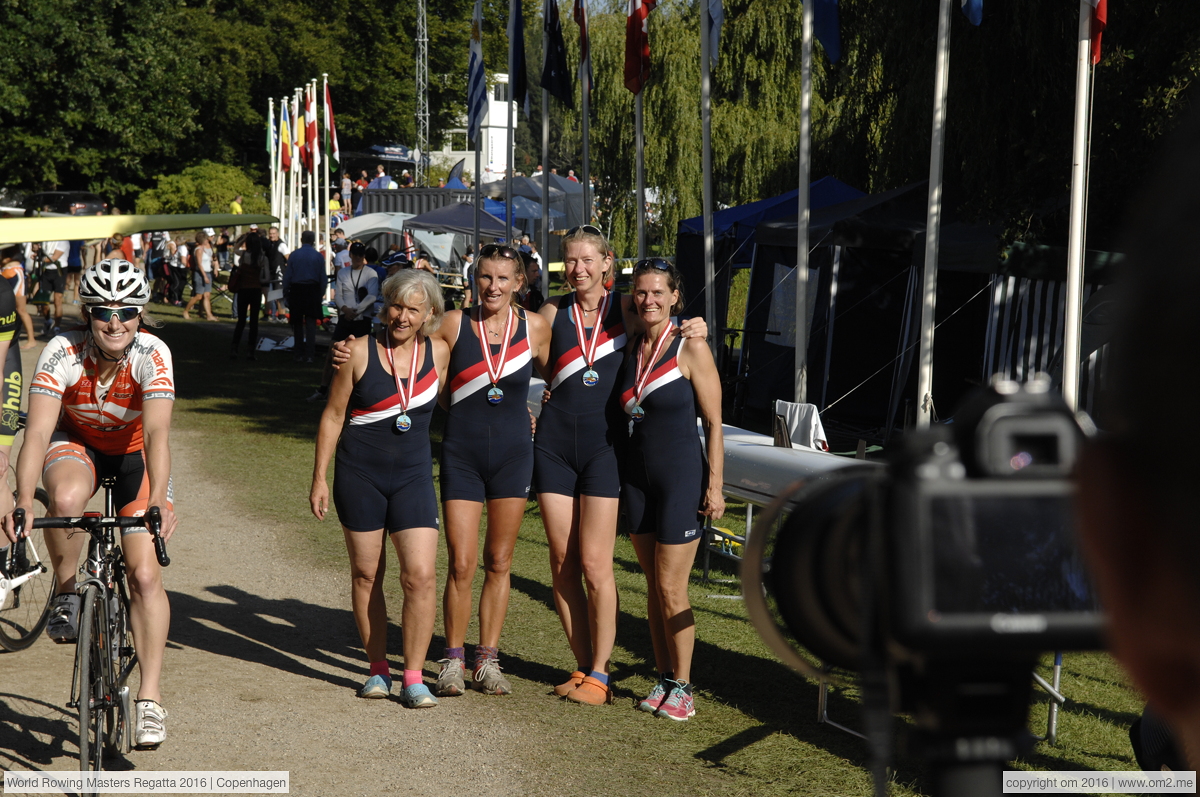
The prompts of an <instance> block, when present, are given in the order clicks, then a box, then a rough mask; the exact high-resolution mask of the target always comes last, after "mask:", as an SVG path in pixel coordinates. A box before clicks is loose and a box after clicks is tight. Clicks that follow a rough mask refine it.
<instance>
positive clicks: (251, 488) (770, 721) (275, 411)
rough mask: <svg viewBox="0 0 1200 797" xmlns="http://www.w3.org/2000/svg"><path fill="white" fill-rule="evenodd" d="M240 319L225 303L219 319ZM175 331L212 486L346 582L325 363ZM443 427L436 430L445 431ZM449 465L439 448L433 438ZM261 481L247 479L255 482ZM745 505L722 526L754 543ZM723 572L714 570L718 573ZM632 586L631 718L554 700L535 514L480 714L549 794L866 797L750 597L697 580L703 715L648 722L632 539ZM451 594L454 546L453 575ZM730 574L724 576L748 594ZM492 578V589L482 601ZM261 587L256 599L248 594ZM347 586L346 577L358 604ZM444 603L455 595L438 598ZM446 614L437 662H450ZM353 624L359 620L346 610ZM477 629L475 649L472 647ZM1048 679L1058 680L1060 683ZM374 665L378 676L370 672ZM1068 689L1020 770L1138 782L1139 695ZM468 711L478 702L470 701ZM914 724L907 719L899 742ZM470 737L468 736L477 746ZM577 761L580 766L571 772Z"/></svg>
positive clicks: (621, 688)
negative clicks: (250, 357) (327, 489)
mask: <svg viewBox="0 0 1200 797" xmlns="http://www.w3.org/2000/svg"><path fill="white" fill-rule="evenodd" d="M225 308H226V305H225V303H223V302H221V303H218V311H219V312H225V311H226V310H225ZM151 309H152V311H154V312H155V313H156V315H157V316H158V317H159V318H162V319H163V320H164V321H166V326H165V327H164V328H163V329H162V330H160V332H159V334H161V336H162V337H163V338H164V339H165V340H166V341H167V342H168V344H169V345H170V347H171V351H172V352H173V354H174V356H175V368H176V378H177V382H178V393H179V400H178V401H177V404H176V408H177V409H176V421H175V423H176V426H177V427H178V428H181V429H187V430H191V431H196V432H201V433H202V434H204V435H205V436H206V437H207V439H208V440H209V441H210V442H209V445H207V446H206V451H205V459H204V462H203V468H204V469H205V470H206V472H207V473H208V475H209V476H210V477H211V478H213V479H214V480H217V481H220V482H223V483H226V484H229V485H231V486H232V485H236V490H235V491H231V492H232V493H233V494H235V495H237V496H238V499H237V500H238V502H239V503H238V505H237V506H225V507H223V511H238V512H242V513H245V514H246V515H247V516H248V517H249V518H251V519H253V518H260V519H261V520H262V522H265V523H271V524H272V525H283V526H285V527H288V528H291V529H294V531H295V533H294V534H293V535H290V536H288V537H285V539H288V540H291V541H292V542H291V543H284V544H286V545H289V546H290V550H287V551H281V552H280V554H281V555H286V556H292V557H295V559H296V561H297V562H301V563H306V564H310V565H313V566H317V567H322V568H330V569H331V570H333V571H336V572H339V573H344V572H345V571H346V565H345V558H346V557H345V548H344V543H343V541H342V535H341V531H340V528H339V526H338V525H337V522H336V519H330V520H327V521H326V522H324V523H319V522H317V521H316V520H315V519H314V518H313V517H312V516H311V514H310V513H309V510H308V500H307V497H308V487H309V483H310V479H311V473H312V471H311V468H312V456H313V440H314V435H315V431H316V425H317V420H318V418H319V415H320V413H321V406H320V405H318V404H310V403H307V402H306V401H305V400H304V399H305V398H306V397H307V396H308V395H309V394H310V393H311V392H312V390H313V387H314V385H315V384H316V382H317V380H318V379H319V367H318V366H317V365H298V364H294V363H293V362H292V358H291V355H290V353H269V352H268V353H260V354H259V356H258V360H257V362H253V363H251V362H247V361H245V359H239V360H236V361H230V360H229V359H228V351H229V336H230V331H231V330H230V327H229V325H228V324H221V325H217V324H211V323H205V322H203V321H193V322H190V323H189V322H183V321H182V320H181V319H180V317H179V311H178V310H177V309H175V308H162V307H160V306H157V305H155V306H152V308H151ZM259 330H260V333H262V334H275V335H276V336H278V337H286V335H287V334H288V331H287V328H286V327H283V326H279V325H267V324H264V325H260V327H259ZM440 417H441V415H440V413H439V415H438V416H436V417H435V432H436V431H437V429H438V428H439V427H440ZM434 453H435V459H436V456H437V454H438V446H437V443H436V441H435V449H434ZM248 473H249V474H252V476H253V477H252V478H247V474H248ZM740 514H741V510H740V509H737V508H735V509H734V510H733V511H732V512H731V515H732V517H730V518H729V519H728V522H726V523H723V524H722V525H726V526H730V527H731V528H734V529H735V530H737V529H740V527H739V523H738V516H740ZM715 561H718V560H717V559H716V558H714V562H715ZM615 563H616V575H617V583H618V587H619V590H620V596H621V618H620V625H619V631H618V646H617V649H616V651H615V652H614V656H613V659H614V662H613V663H614V672H613V676H614V683H615V685H616V689H617V694H618V697H619V699H618V701H617V704H616V705H615V706H611V707H602V708H592V707H585V706H575V705H571V704H567V703H565V702H563V701H559V700H557V699H556V698H554V697H552V696H550V695H548V694H547V693H548V690H549V688H550V686H551V685H553V684H555V683H559V682H560V681H561V680H563V679H564V678H565V675H566V673H568V672H569V671H570V670H571V669H573V667H574V661H573V659H572V657H571V655H570V652H569V649H568V647H567V644H566V640H565V638H564V636H563V633H562V629H561V626H560V625H559V622H558V618H557V616H556V615H555V613H554V609H553V603H552V600H551V591H550V574H549V567H548V564H547V549H546V543H545V537H544V535H543V532H542V528H541V522H540V519H539V516H538V511H537V507H536V504H534V503H532V502H531V503H530V504H529V508H528V509H527V511H526V514H525V521H524V523H523V525H522V528H521V533H520V537H519V539H518V542H517V547H516V552H515V557H514V561H513V569H512V572H513V576H512V587H513V591H512V599H511V606H510V609H509V614H508V620H507V623H506V625H505V629H504V635H503V638H502V641H501V648H502V651H501V655H502V658H503V660H504V664H505V669H506V671H507V672H508V674H509V675H510V676H511V677H512V680H513V683H514V692H515V693H514V695H513V696H512V697H511V698H507V699H504V700H496V701H490V702H488V703H487V708H484V709H481V711H482V712H483V713H484V714H486V716H487V717H488V718H489V720H488V721H494V720H496V719H499V720H500V721H508V722H512V723H514V724H519V725H520V726H522V727H524V728H526V729H528V733H529V734H530V735H534V736H535V738H539V739H540V742H541V743H540V744H539V745H538V746H536V747H531V748H529V749H524V750H522V751H521V754H522V755H523V756H526V757H527V758H528V771H529V772H530V773H532V774H531V776H530V777H532V778H533V779H534V780H535V781H540V786H541V788H540V791H543V792H544V793H546V794H599V793H602V794H612V795H626V794H628V795H634V794H656V795H676V794H678V795H709V794H712V795H721V797H734V795H783V794H803V795H868V794H870V793H871V783H870V776H869V775H868V773H867V766H868V763H869V762H868V758H867V753H866V749H865V746H864V745H863V744H862V743H861V742H860V741H859V740H857V739H855V738H854V737H851V736H849V735H847V734H844V733H841V732H839V731H837V730H834V729H832V728H829V727H828V726H824V725H818V724H817V723H816V722H815V716H816V698H817V688H816V686H815V685H813V684H811V683H808V682H806V681H804V680H803V679H801V678H800V677H798V676H796V675H794V674H793V673H792V672H791V671H789V670H788V669H786V668H785V667H784V666H783V665H782V664H780V663H778V662H777V661H776V660H775V659H774V657H773V656H772V655H771V654H770V653H769V652H768V651H767V649H766V647H765V645H764V644H763V643H762V642H761V641H760V640H759V638H758V636H757V634H756V633H755V632H754V630H753V628H752V627H751V626H750V624H749V623H748V622H747V620H746V615H745V610H744V607H743V606H742V603H741V601H740V600H739V599H736V598H735V597H731V596H736V595H737V594H738V586H737V584H736V583H732V584H726V583H716V582H710V583H708V584H704V583H701V579H700V573H699V571H696V573H695V578H694V579H693V582H692V588H691V599H692V603H693V606H694V607H695V612H696V627H697V644H696V655H695V662H696V663H695V666H694V679H695V682H696V684H697V687H698V690H699V691H698V701H697V715H696V717H695V719H694V720H693V721H691V722H687V723H672V722H668V721H666V720H657V719H654V718H652V717H649V716H648V715H646V714H643V713H640V712H638V711H635V710H634V709H633V702H632V700H631V698H633V697H634V696H638V697H640V696H641V695H643V694H644V693H645V692H647V691H648V690H649V688H650V687H651V685H652V680H651V678H652V675H653V672H652V671H653V666H652V664H653V662H652V657H651V654H650V639H649V635H648V633H647V630H646V624H645V608H646V607H645V581H644V580H643V578H642V575H641V572H640V570H639V568H638V566H637V559H636V557H635V556H634V552H633V548H632V546H631V545H630V544H629V542H628V540H627V539H624V538H622V539H618V543H617V548H616V554H615ZM395 573H396V570H395V568H394V567H393V568H391V570H390V575H389V576H388V580H387V590H388V600H389V607H390V611H391V616H392V618H393V623H395V624H396V625H397V627H396V628H393V632H392V633H391V634H390V635H389V638H390V647H391V651H390V654H391V656H390V657H391V659H392V661H393V664H398V663H399V662H400V660H401V657H400V631H399V628H398V623H399V611H400V603H401V601H400V587H399V582H398V578H397V577H396V575H395ZM439 573H440V578H439V582H440V583H444V574H445V546H444V545H443V546H442V550H441V555H440V561H439ZM734 578H735V574H733V573H732V572H730V571H728V569H725V570H724V571H723V572H722V571H718V572H715V573H714V579H734ZM481 582H482V570H481V571H480V574H479V577H478V579H477V583H476V595H478V587H479V583H481ZM242 586H243V588H245V587H246V586H247V585H242ZM348 588H349V584H348V579H347V592H348ZM439 594H440V588H439ZM440 619H441V618H440V613H439V620H438V628H437V629H436V630H435V639H434V642H433V646H432V648H431V656H432V657H434V658H436V657H437V656H438V655H439V654H440V651H441V648H442V645H443V639H442V638H441V636H440V633H441V627H440V625H441V622H440ZM345 622H346V623H347V625H348V626H350V624H351V623H352V619H351V616H350V612H349V598H348V597H347V604H346V615H345ZM476 638H477V629H475V628H474V627H472V629H471V630H470V631H469V632H468V634H467V640H468V644H470V643H471V642H472V641H473V640H475V639H476ZM1043 669H1044V670H1046V673H1045V674H1047V677H1048V668H1045V667H1044V668H1043ZM365 673H366V662H365V659H364V662H363V675H364V677H365ZM1062 688H1063V691H1064V692H1065V694H1066V695H1067V696H1068V698H1069V700H1068V703H1067V706H1066V708H1065V710H1064V711H1063V713H1062V714H1061V715H1060V721H1059V744H1058V746H1055V747H1051V746H1049V745H1046V744H1039V745H1038V747H1037V748H1036V750H1035V752H1034V754H1033V755H1032V756H1031V757H1030V758H1028V759H1027V760H1024V761H1021V762H1018V763H1017V765H1016V766H1017V767H1018V768H1025V769H1060V770H1066V769H1074V770H1086V769H1096V770H1114V769H1115V770H1121V769H1136V763H1135V762H1134V760H1133V756H1132V752H1131V751H1130V748H1129V743H1128V738H1127V735H1126V734H1127V731H1126V729H1127V727H1128V725H1129V724H1130V723H1131V722H1132V721H1133V720H1134V719H1135V718H1136V716H1137V715H1138V714H1139V712H1140V710H1141V701H1140V699H1139V697H1138V695H1137V694H1136V693H1135V692H1134V691H1133V690H1132V689H1130V688H1129V686H1128V684H1127V681H1126V679H1125V677H1124V675H1123V674H1122V673H1121V672H1120V671H1119V670H1118V669H1117V668H1116V666H1115V665H1114V664H1113V662H1112V660H1111V659H1110V658H1109V657H1108V656H1107V655H1105V654H1099V653H1097V654H1072V655H1069V656H1068V657H1067V662H1066V667H1065V671H1064V678H1063V687H1062ZM461 699H468V698H461ZM829 710H830V714H831V716H833V717H834V718H836V719H837V720H838V721H840V722H842V723H844V724H848V725H850V726H853V727H859V726H861V719H860V717H859V714H858V710H857V701H856V699H855V695H854V692H853V690H834V692H833V694H832V696H831V699H830V706H829ZM1045 716H1046V702H1045V700H1044V699H1043V698H1042V696H1041V695H1040V693H1039V695H1038V698H1037V702H1036V703H1035V705H1034V706H1033V708H1032V712H1031V719H1030V723H1031V727H1032V728H1033V729H1035V730H1036V731H1038V732H1044V730H1045ZM906 725H907V723H906V721H905V720H904V719H897V720H896V726H897V728H898V729H899V730H900V731H901V735H902V732H903V729H904V728H905V727H906ZM467 730H468V729H464V732H466V731H467ZM564 762H569V763H568V765H567V766H564ZM894 764H895V767H896V769H895V774H894V776H893V780H894V782H895V787H894V788H893V792H892V793H893V794H919V793H923V791H922V790H923V789H927V787H925V786H923V783H924V780H923V776H922V772H921V770H920V767H919V765H918V764H917V763H916V762H914V761H913V760H911V759H906V758H903V757H897V759H896V760H895V761H894Z"/></svg>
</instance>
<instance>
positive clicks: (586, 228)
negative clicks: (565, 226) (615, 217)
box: [567, 224, 604, 238]
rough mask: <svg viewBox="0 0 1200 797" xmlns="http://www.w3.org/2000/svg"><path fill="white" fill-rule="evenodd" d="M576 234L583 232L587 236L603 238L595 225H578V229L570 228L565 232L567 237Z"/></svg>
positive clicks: (602, 234)
mask: <svg viewBox="0 0 1200 797" xmlns="http://www.w3.org/2000/svg"><path fill="white" fill-rule="evenodd" d="M578 232H585V233H587V234H588V235H599V236H600V237H601V238H603V237H604V233H602V232H600V228H599V227H597V226H596V225H595V224H580V225H579V226H578V227H572V228H571V229H569V230H567V235H568V236H570V235H574V234H575V233H578Z"/></svg>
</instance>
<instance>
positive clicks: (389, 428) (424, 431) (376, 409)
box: [333, 340, 438, 533]
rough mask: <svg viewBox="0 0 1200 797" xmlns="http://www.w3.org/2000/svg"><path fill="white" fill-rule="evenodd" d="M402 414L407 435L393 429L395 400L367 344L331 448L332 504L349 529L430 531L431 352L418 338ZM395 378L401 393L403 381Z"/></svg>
mask: <svg viewBox="0 0 1200 797" xmlns="http://www.w3.org/2000/svg"><path fill="white" fill-rule="evenodd" d="M422 348H423V349H424V357H423V358H422V362H421V364H420V366H419V367H418V369H417V380H416V384H415V385H414V386H413V390H412V399H411V401H410V402H409V405H408V411H407V413H406V414H407V415H408V417H409V420H410V422H411V423H412V426H411V428H409V430H408V431H407V432H401V431H400V430H399V429H397V428H396V419H397V418H398V417H399V416H400V414H401V412H400V396H399V395H398V394H397V392H396V379H395V377H394V376H392V374H390V373H388V372H387V371H386V370H384V367H383V363H382V362H380V359H379V344H378V343H377V342H376V341H375V340H371V342H370V343H369V344H368V345H367V369H366V371H364V372H363V375H362V378H361V379H359V380H358V383H357V384H355V385H354V391H353V392H352V393H351V394H350V419H349V421H348V422H347V423H346V426H345V428H344V429H343V430H342V437H341V440H339V441H338V447H337V468H336V470H335V471H334V475H333V504H334V506H335V507H337V513H338V518H339V519H340V520H341V522H342V525H344V526H345V527H346V528H348V529H349V530H350V531H374V530H375V529H378V528H385V529H387V530H388V532H389V533H390V532H394V531H401V530H403V529H413V528H433V529H436V528H437V527H438V513H437V495H436V494H435V492H434V490H433V455H432V452H431V451H430V447H429V420H430V418H431V417H432V415H433V407H434V405H435V404H436V403H437V397H438V378H437V369H436V368H435V367H434V364H433V346H431V345H429V341H428V340H426V341H425V342H424V345H423V347H422ZM411 378H412V377H411V375H410V376H409V377H408V378H407V379H402V380H400V381H401V384H403V385H405V386H406V388H407V385H408V382H409V379H411Z"/></svg>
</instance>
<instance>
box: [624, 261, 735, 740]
mask: <svg viewBox="0 0 1200 797" xmlns="http://www.w3.org/2000/svg"><path fill="white" fill-rule="evenodd" d="M681 287H682V285H681V280H680V277H679V273H678V272H677V271H676V270H675V268H674V266H672V265H670V264H669V263H667V262H666V261H665V260H660V259H658V258H653V259H649V260H641V261H639V262H638V263H637V264H636V265H635V266H634V270H633V304H634V307H635V308H636V310H637V313H638V316H639V317H640V318H641V320H642V322H643V324H644V328H645V332H644V333H643V334H641V335H639V336H637V337H636V338H635V339H634V340H633V341H632V342H631V344H630V348H629V350H628V352H627V356H626V360H625V365H624V368H623V371H622V375H621V385H620V394H619V405H620V407H621V409H622V410H624V412H625V414H626V417H627V418H629V419H631V420H632V421H633V424H632V426H633V429H632V433H631V435H630V437H629V440H628V443H627V445H626V446H625V447H623V449H622V458H621V494H622V496H623V498H624V499H625V503H624V511H625V513H626V519H627V521H628V523H629V529H630V534H631V537H632V540H633V547H634V550H635V551H636V552H637V557H638V562H639V564H641V566H642V570H643V571H644V572H645V574H646V595H647V616H648V620H649V623H650V639H651V641H652V643H653V645H654V659H655V664H656V667H657V669H658V674H659V677H658V683H657V684H656V685H655V687H654V689H653V690H652V691H651V693H650V695H649V696H648V697H646V699H644V700H642V701H641V702H640V703H639V705H638V708H639V709H641V710H642V711H647V712H651V713H653V714H655V715H656V716H659V717H665V718H668V719H673V720H681V721H682V720H687V719H689V718H690V717H691V716H693V715H694V714H695V703H694V697H693V695H692V683H691V678H692V673H691V669H692V650H693V648H694V646H695V638H696V627H695V622H694V619H693V616H692V608H691V604H690V602H689V601H688V591H687V588H688V578H689V576H690V575H691V570H692V562H693V560H694V559H695V557H696V550H697V549H698V548H699V545H700V540H701V538H702V537H703V525H704V518H706V517H707V518H711V519H713V520H716V519H718V518H720V517H721V516H722V515H723V514H724V512H725V499H724V497H723V495H722V492H721V487H722V483H723V481H724V457H725V444H724V439H723V435H722V430H721V380H720V377H719V375H718V373H717V368H716V364H715V363H714V362H713V357H712V352H711V351H710V350H709V348H708V346H707V345H706V344H705V342H704V341H703V340H699V339H686V340H685V339H683V338H681V337H680V335H679V334H678V330H677V329H676V328H675V325H674V324H672V323H671V314H672V313H673V312H676V311H677V310H678V308H680V307H682V293H681ZM697 416H699V418H700V421H701V425H702V427H703V430H704V440H705V445H704V446H702V445H701V443H700V439H699V437H698V436H697V435H696V418H697ZM705 448H706V449H707V450H705Z"/></svg>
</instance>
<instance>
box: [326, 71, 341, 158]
mask: <svg viewBox="0 0 1200 797" xmlns="http://www.w3.org/2000/svg"><path fill="white" fill-rule="evenodd" d="M325 152H326V153H327V154H328V155H329V159H330V160H329V168H330V170H333V169H334V168H335V167H334V163H337V164H339V165H340V164H341V162H342V151H341V150H340V149H338V140H337V126H336V125H335V124H334V123H333V100H332V99H330V97H329V84H328V83H326V84H325Z"/></svg>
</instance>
